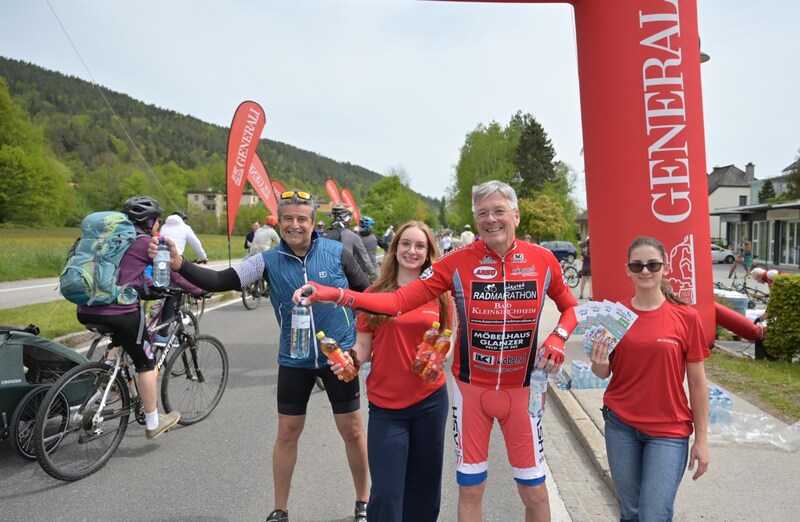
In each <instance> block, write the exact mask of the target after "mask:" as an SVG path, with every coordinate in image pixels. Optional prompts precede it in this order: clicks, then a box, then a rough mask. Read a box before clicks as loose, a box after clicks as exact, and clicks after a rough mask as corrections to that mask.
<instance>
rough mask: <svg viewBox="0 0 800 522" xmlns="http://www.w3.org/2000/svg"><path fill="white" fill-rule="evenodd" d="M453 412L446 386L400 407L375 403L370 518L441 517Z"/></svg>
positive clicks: (383, 521)
mask: <svg viewBox="0 0 800 522" xmlns="http://www.w3.org/2000/svg"><path fill="white" fill-rule="evenodd" d="M448 410H449V401H448V398H447V386H442V387H441V388H439V389H438V390H436V391H435V392H433V393H432V394H431V395H430V396H429V397H427V398H425V399H423V400H422V401H420V402H418V403H416V404H413V405H411V406H409V407H408V408H403V409H401V410H389V409H386V408H380V407H378V406H375V405H374V404H372V403H370V405H369V428H368V430H367V446H368V449H369V473H370V476H371V478H372V489H371V490H370V496H369V505H368V506H367V520H376V521H380V522H400V521H407V522H428V521H435V520H436V519H437V518H438V516H439V507H440V504H441V499H442V461H443V459H444V432H445V425H446V423H447V413H448Z"/></svg>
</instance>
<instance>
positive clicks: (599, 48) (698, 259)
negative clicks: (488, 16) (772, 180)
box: [446, 0, 715, 344]
mask: <svg viewBox="0 0 800 522" xmlns="http://www.w3.org/2000/svg"><path fill="white" fill-rule="evenodd" d="M446 1H450V0H446ZM462 1H487V0H462ZM488 1H496V2H503V3H553V2H552V1H548V2H543V1H536V0H488ZM561 3H569V4H572V6H573V8H574V10H575V26H576V33H577V45H578V72H579V77H580V81H581V84H580V96H581V115H582V119H583V144H584V145H583V146H584V159H585V168H586V194H587V204H588V207H589V209H588V213H589V226H590V228H591V236H592V245H593V248H592V272H593V275H594V277H592V286H593V288H592V293H593V295H594V297H595V299H597V298H600V299H611V300H620V299H622V298H625V297H628V296H629V295H630V294H631V293H632V290H633V289H632V287H631V285H630V282H629V281H628V278H627V277H626V276H625V271H624V268H623V267H624V265H625V263H626V262H627V260H626V256H627V249H628V245H629V244H630V243H631V241H632V240H633V239H634V238H635V237H636V236H639V235H643V234H645V235H649V236H653V237H656V238H658V239H660V240H661V241H663V242H664V245H665V246H666V247H667V255H668V257H669V262H670V265H671V267H672V268H671V270H670V272H669V273H667V277H668V278H669V279H670V281H671V282H672V284H673V287H674V288H675V290H676V291H677V292H678V293H679V295H680V296H681V297H683V298H684V299H685V300H688V301H689V302H692V303H694V304H695V305H696V307H697V309H698V310H699V311H700V313H701V315H702V317H703V326H704V328H705V332H706V337H707V339H708V342H709V344H711V343H713V340H714V334H715V315H714V299H713V297H714V296H713V291H712V288H713V285H712V283H713V278H712V271H711V249H710V248H709V245H710V242H711V237H710V236H711V232H710V229H709V225H708V180H707V177H706V171H705V169H706V155H705V138H704V128H703V100H702V96H701V87H700V38H699V35H698V29H697V2H696V0H572V1H569V2H561Z"/></svg>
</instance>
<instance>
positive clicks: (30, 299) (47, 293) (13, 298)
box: [0, 259, 239, 310]
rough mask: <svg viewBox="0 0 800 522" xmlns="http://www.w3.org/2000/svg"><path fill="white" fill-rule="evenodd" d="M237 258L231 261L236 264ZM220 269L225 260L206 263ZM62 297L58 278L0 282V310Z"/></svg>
mask: <svg viewBox="0 0 800 522" xmlns="http://www.w3.org/2000/svg"><path fill="white" fill-rule="evenodd" d="M238 263H239V260H238V259H237V260H235V261H234V262H233V264H234V265H236V264H238ZM207 266H208V267H210V268H214V269H216V270H221V269H223V268H228V262H227V261H213V262H211V263H209V264H208V265H207ZM59 299H63V298H62V297H61V294H60V293H58V278H57V277H49V278H44V279H26V280H24V281H7V282H2V283H0V310H1V309H3V308H14V307H17V306H24V305H29V304H37V303H46V302H48V301H58V300H59Z"/></svg>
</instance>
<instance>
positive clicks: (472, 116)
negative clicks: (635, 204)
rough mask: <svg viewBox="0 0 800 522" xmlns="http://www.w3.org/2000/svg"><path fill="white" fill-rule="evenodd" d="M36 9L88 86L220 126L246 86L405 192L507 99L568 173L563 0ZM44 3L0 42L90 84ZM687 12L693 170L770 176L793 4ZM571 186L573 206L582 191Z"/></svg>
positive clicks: (790, 86)
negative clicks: (701, 133)
mask: <svg viewBox="0 0 800 522" xmlns="http://www.w3.org/2000/svg"><path fill="white" fill-rule="evenodd" d="M598 1H600V0H598ZM603 1H605V0H603ZM608 1H611V0H608ZM49 5H51V6H52V8H53V9H54V10H55V12H56V14H57V15H58V18H59V19H60V20H61V23H62V24H63V26H64V28H65V29H66V32H67V34H68V35H69V38H70V39H71V40H72V43H73V44H74V46H75V48H77V51H78V53H80V56H81V57H82V58H83V61H84V62H85V63H86V66H88V70H89V71H90V72H91V75H92V76H93V78H94V81H96V82H97V83H98V84H100V85H103V86H106V87H108V88H110V89H112V90H115V91H119V92H122V93H125V94H128V95H130V96H132V97H133V98H136V99H138V100H141V101H143V102H145V103H150V104H154V105H156V106H159V107H162V108H166V109H171V110H174V111H177V112H180V113H184V114H189V115H192V116H195V117H197V118H200V119H201V120H204V121H207V122H211V123H215V124H218V125H223V126H226V127H227V126H228V125H229V124H230V121H231V117H232V116H233V112H234V110H235V109H236V107H237V106H238V104H239V103H240V102H242V101H244V100H246V99H251V100H253V101H256V102H258V103H260V104H261V105H262V106H263V107H264V109H265V111H266V114H267V124H266V127H265V128H264V132H263V133H262V138H270V139H274V140H278V141H282V142H285V143H289V144H291V145H294V146H297V147H300V148H303V149H307V150H310V151H314V152H317V153H319V154H322V155H324V156H328V157H330V158H333V159H335V160H338V161H348V162H351V163H354V164H358V165H361V166H363V167H366V168H368V169H371V170H374V171H376V172H379V173H381V174H385V173H386V172H387V170H388V169H389V168H392V167H398V166H401V167H402V168H404V169H405V171H406V172H407V173H408V174H409V176H410V179H411V188H413V189H414V190H416V191H418V192H420V193H422V194H425V195H428V196H432V197H440V196H443V195H445V191H446V189H447V187H448V186H450V185H451V184H452V178H453V174H454V167H455V164H456V163H457V161H458V155H459V148H460V147H461V145H463V143H464V138H465V136H466V134H467V133H469V132H470V131H471V130H473V129H474V128H475V127H476V126H477V125H478V124H479V123H489V122H491V121H493V120H494V121H497V122H500V123H502V124H504V125H505V124H507V123H508V121H509V119H510V117H511V115H512V114H514V113H515V112H516V111H518V110H521V111H523V112H529V113H531V114H533V115H534V116H535V117H536V119H537V120H538V121H539V122H540V123H541V124H542V125H543V126H544V128H545V130H546V131H547V133H548V134H549V136H550V138H551V140H552V142H553V145H554V147H555V149H556V153H557V159H559V160H562V161H564V162H566V163H567V164H569V165H570V166H571V167H573V169H575V171H577V172H579V173H581V172H582V170H583V158H582V156H581V148H582V137H581V126H580V106H579V99H578V78H577V60H576V50H575V37H574V22H573V15H572V8H571V7H570V6H568V5H564V4H539V5H532V4H470V3H449V2H444V3H439V2H423V1H413V0H261V1H257V0H230V1H219V0H192V1H188V0H170V1H163V0H161V1H153V0H140V1H137V2H109V1H101V0H93V1H89V0H69V1H68V0H50V4H49ZM49 5H48V3H47V1H46V0H24V1H23V0H20V1H17V0H0V54H2V55H3V56H7V57H10V58H16V59H21V60H25V61H29V62H32V63H34V64H37V65H40V66H42V67H45V68H48V69H53V70H56V71H60V72H62V73H65V74H69V75H74V76H78V77H80V78H84V79H87V80H91V77H90V75H89V72H87V69H86V67H84V65H83V64H82V63H81V59H80V58H79V57H78V54H77V53H76V52H75V50H74V49H73V48H72V46H71V44H70V41H69V40H68V39H67V36H66V35H65V33H64V31H62V29H61V27H60V26H59V22H58V20H57V19H56V17H55V16H54V14H53V11H51V9H50V6H49ZM698 9H699V19H700V33H701V38H702V48H703V51H704V52H706V53H708V54H709V55H711V61H710V62H708V63H705V64H703V66H702V75H703V76H702V79H703V97H704V106H705V107H704V109H705V128H706V151H707V163H708V169H709V170H710V169H711V168H713V167H714V166H715V165H728V164H735V165H736V166H738V167H740V168H742V169H744V166H745V164H746V163H748V162H753V163H755V165H756V177H758V178H766V177H772V176H776V175H778V174H780V171H781V170H782V169H783V168H784V167H786V166H787V165H789V164H790V163H791V162H792V161H794V159H795V157H796V155H797V151H798V148H799V147H800V132H799V131H798V128H799V126H800V101H799V100H798V93H800V81H798V75H799V74H800V68H799V67H798V59H799V58H800V43H798V42H800V40H798V38H797V31H798V25H797V23H798V20H800V2H798V1H796V0H781V1H778V0H761V1H758V2H756V1H752V0H699V8H698ZM220 152H224V151H220ZM262 159H263V160H264V162H265V164H266V166H267V168H268V169H269V168H270V160H269V158H262ZM579 190H580V191H582V190H583V188H582V184H580V186H579ZM578 199H579V201H580V202H581V204H583V205H585V195H583V194H578Z"/></svg>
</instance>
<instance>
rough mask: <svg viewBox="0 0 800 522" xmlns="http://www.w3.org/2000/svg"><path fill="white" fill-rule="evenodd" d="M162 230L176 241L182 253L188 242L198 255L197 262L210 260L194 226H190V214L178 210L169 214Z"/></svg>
mask: <svg viewBox="0 0 800 522" xmlns="http://www.w3.org/2000/svg"><path fill="white" fill-rule="evenodd" d="M160 231H161V235H163V236H167V237H168V238H170V239H171V240H172V242H173V243H175V248H177V249H178V252H179V253H180V254H181V255H183V252H184V250H185V249H186V243H187V242H188V243H189V246H191V247H192V250H194V253H195V255H197V262H198V263H201V264H205V263H207V262H208V256H207V255H206V251H205V250H203V244H202V243H201V242H200V239H199V238H198V237H197V235H196V234H195V233H194V230H192V227H190V226H189V216H187V215H186V213H185V212H181V211H180V210H177V211H175V212H173V213H172V215H171V216H167V220H166V221H165V222H164V224H163V225H162V226H161V230H160Z"/></svg>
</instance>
